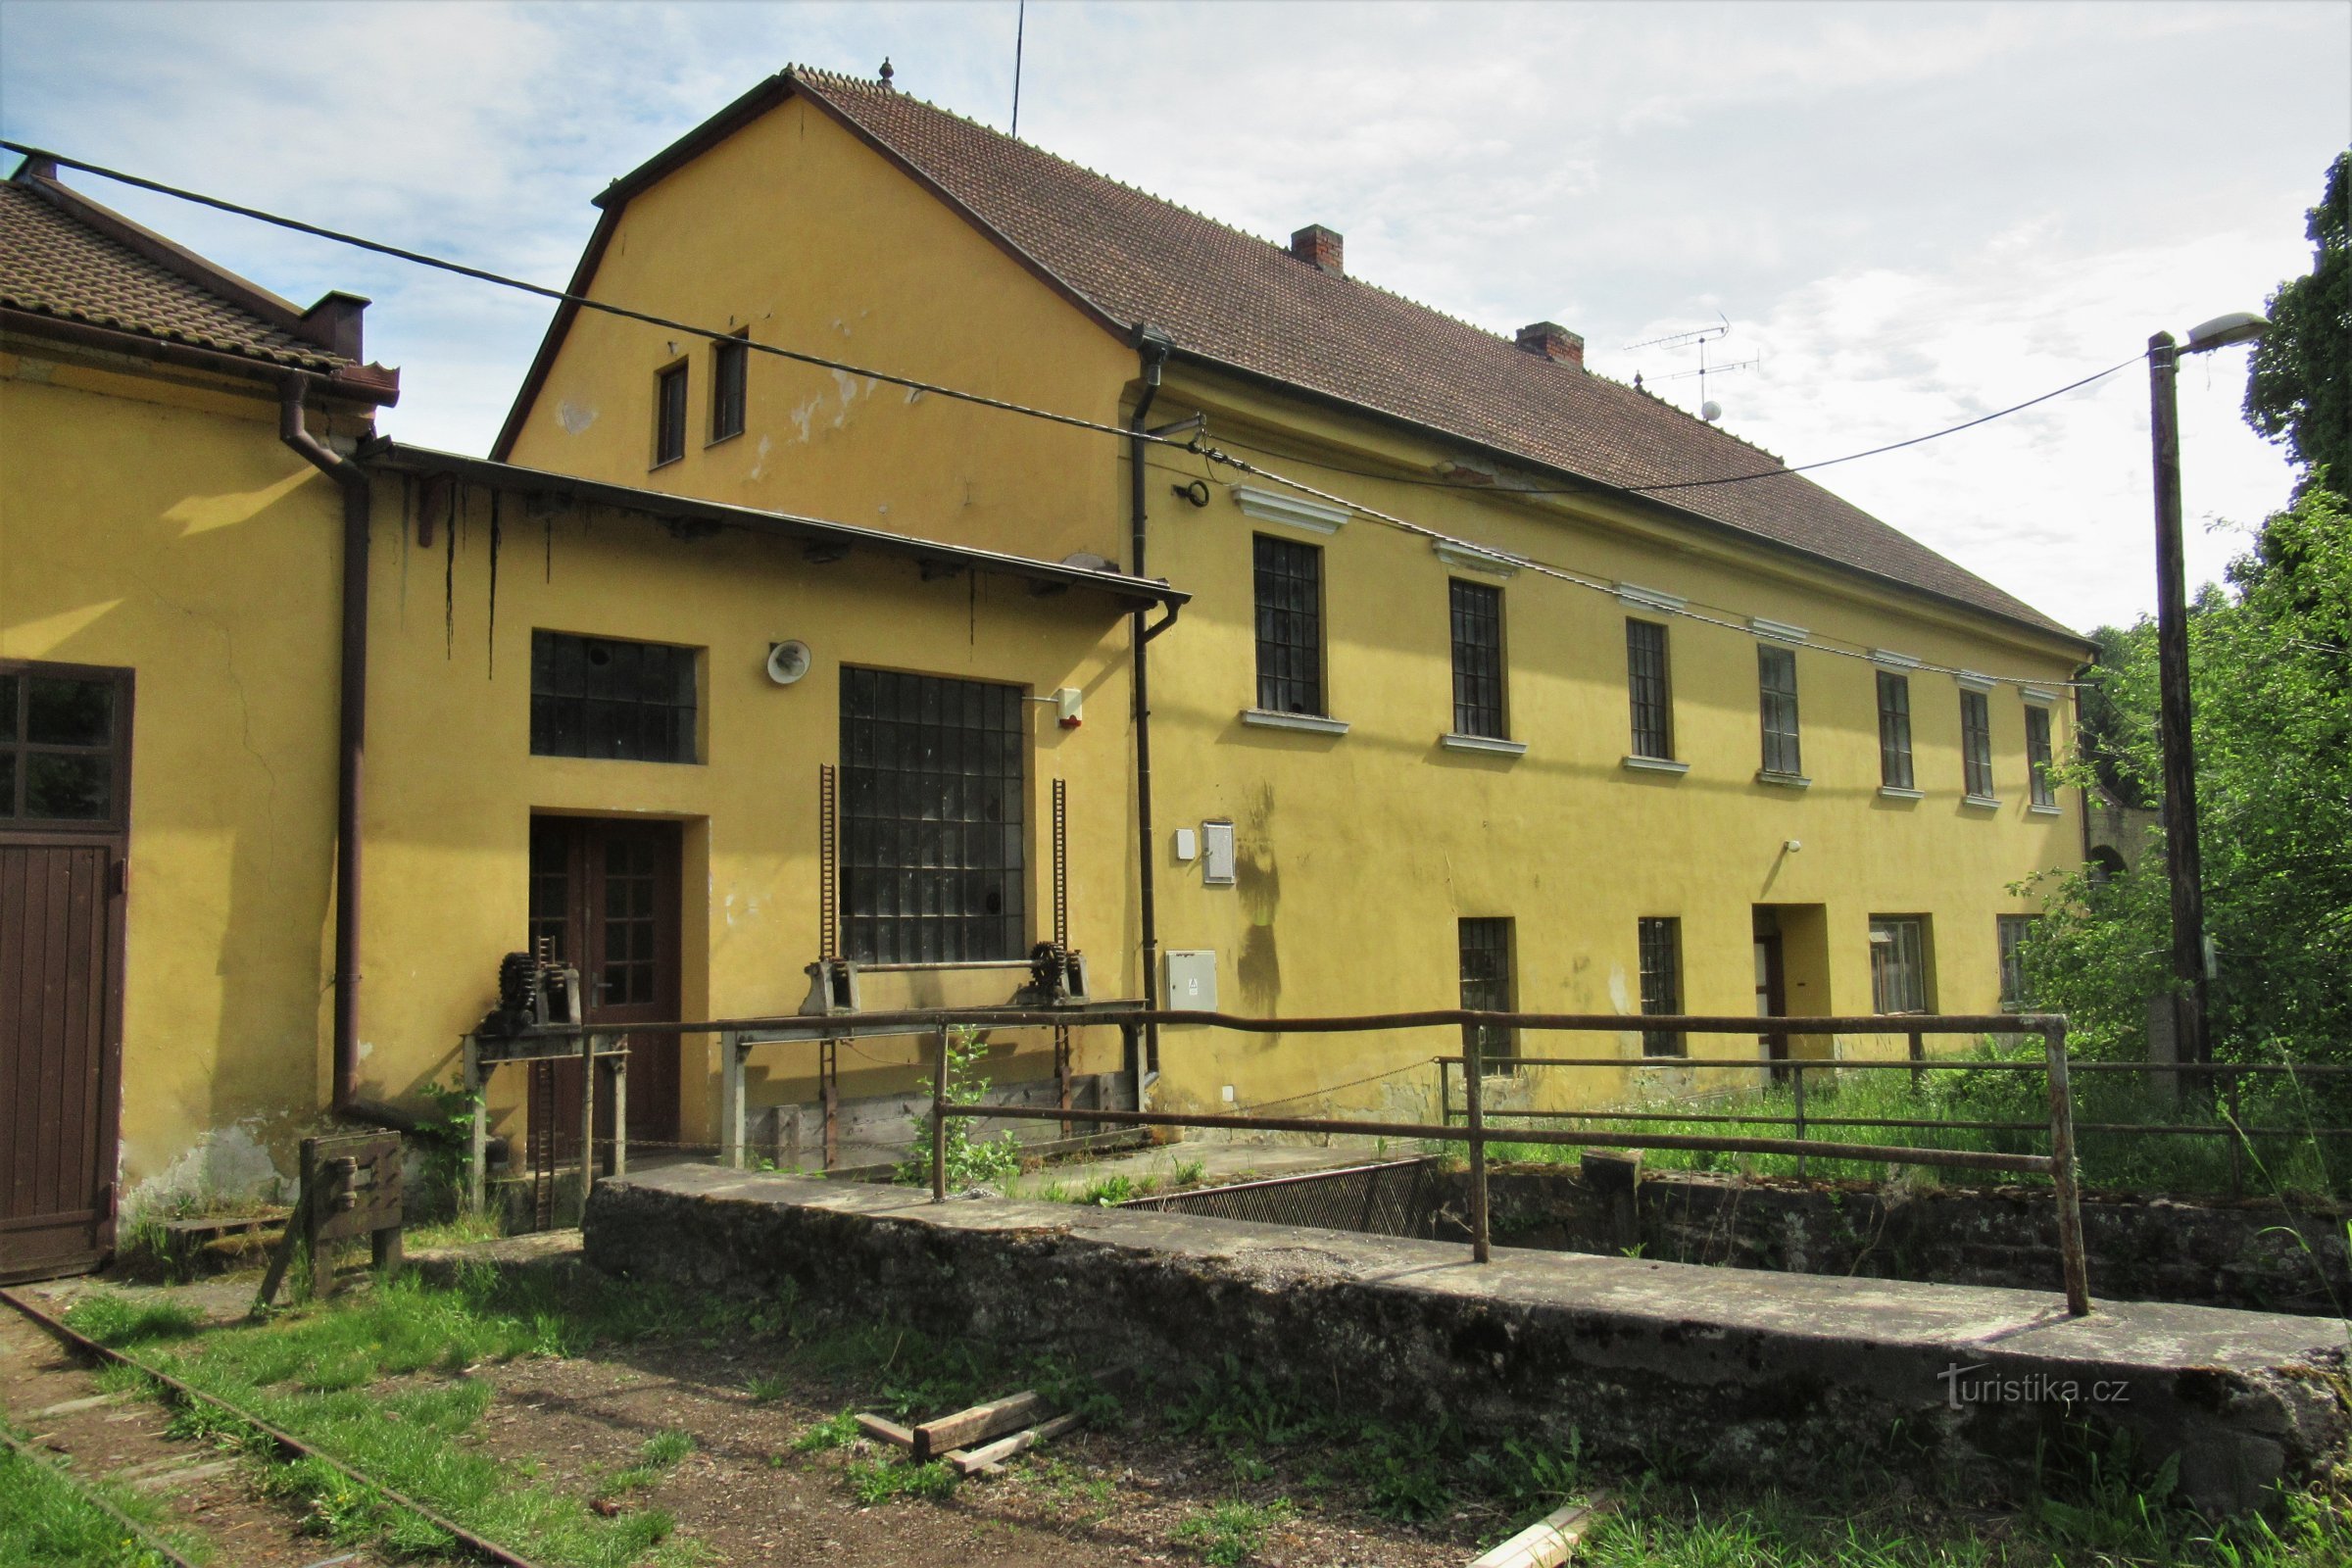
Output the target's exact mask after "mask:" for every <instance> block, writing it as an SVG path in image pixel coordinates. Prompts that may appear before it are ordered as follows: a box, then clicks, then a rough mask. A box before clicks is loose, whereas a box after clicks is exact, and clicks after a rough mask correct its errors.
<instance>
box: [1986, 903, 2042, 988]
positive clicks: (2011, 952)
mask: <svg viewBox="0 0 2352 1568" xmlns="http://www.w3.org/2000/svg"><path fill="white" fill-rule="evenodd" d="M1994 918H1995V923H1996V927H1997V934H1998V936H1999V939H2000V949H2001V1010H2002V1011H2003V1012H2016V1011H2018V1010H2020V1009H2021V1008H2025V1007H2029V1006H2032V1005H2033V1003H2034V999H2033V998H2032V997H2031V996H2029V995H2027V993H2026V963H2025V955H2024V954H2023V953H2022V952H2021V951H2020V950H2021V949H2023V948H2024V947H2025V945H2026V938H2028V937H2030V936H2032V935H2033V934H2034V918H2035V917H2034V916H2033V915H2031V914H2003V915H1997V916H1995V917H1994Z"/></svg>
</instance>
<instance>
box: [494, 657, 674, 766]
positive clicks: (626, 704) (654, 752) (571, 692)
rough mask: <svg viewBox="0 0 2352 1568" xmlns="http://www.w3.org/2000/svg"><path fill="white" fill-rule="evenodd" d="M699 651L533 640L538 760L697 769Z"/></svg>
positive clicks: (534, 737)
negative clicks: (694, 765)
mask: <svg viewBox="0 0 2352 1568" xmlns="http://www.w3.org/2000/svg"><path fill="white" fill-rule="evenodd" d="M694 656H695V651H694V650H693V649H691V648H675V647H672V646H670V645H669V644H667V643H631V642H622V641H620V640H618V639H617V638H612V637H574V636H572V635H570V634H569V633H567V632H560V631H534V632H532V633H531V755H532V756H534V757H603V758H611V759H615V760H621V761H632V762H691V761H693V760H694V757H695V734H694V730H695V718H694V711H695V671H694V662H695V660H694Z"/></svg>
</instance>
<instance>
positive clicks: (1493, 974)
mask: <svg viewBox="0 0 2352 1568" xmlns="http://www.w3.org/2000/svg"><path fill="white" fill-rule="evenodd" d="M1458 942H1459V951H1460V954H1461V965H1462V1006H1463V1007H1464V1008H1465V1009H1467V1010H1469V1011H1472V1012H1511V1011H1514V1010H1516V1007H1517V1004H1516V1002H1515V1001H1514V995H1513V992H1512V989H1511V921H1510V919H1509V917H1508V916H1504V917H1501V918H1494V917H1482V918H1478V919H1471V920H1463V921H1461V922H1460V931H1459V933H1458ZM1476 1033H1477V1036H1478V1054H1479V1056H1480V1057H1481V1059H1482V1063H1483V1064H1486V1065H1489V1066H1490V1067H1491V1065H1492V1064H1493V1063H1495V1062H1500V1061H1504V1060H1506V1059H1508V1058H1509V1057H1511V1056H1515V1055H1517V1054H1519V1035H1518V1031H1516V1030H1513V1029H1507V1028H1502V1027H1499V1026H1495V1025H1489V1024H1480V1025H1478V1026H1477V1029H1476Z"/></svg>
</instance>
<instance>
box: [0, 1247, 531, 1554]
mask: <svg viewBox="0 0 2352 1568" xmlns="http://www.w3.org/2000/svg"><path fill="white" fill-rule="evenodd" d="M0 1301H5V1302H7V1303H8V1304H9V1305H10V1306H13V1307H15V1308H16V1309H17V1310H18V1311H19V1312H22V1313H23V1314H25V1317H27V1318H29V1319H31V1320H32V1322H33V1323H34V1324H35V1325H37V1326H38V1327H39V1328H41V1329H42V1330H44V1331H45V1332H47V1333H48V1334H49V1335H50V1336H52V1337H53V1338H55V1339H56V1340H57V1341H58V1342H59V1343H60V1344H62V1345H64V1346H65V1347H66V1348H68V1349H71V1350H73V1351H75V1352H77V1353H79V1354H82V1355H86V1356H91V1357H94V1358H96V1359H98V1360H101V1361H108V1362H111V1363H113V1364H114V1365H116V1366H126V1367H129V1368H130V1369H131V1370H132V1371H134V1372H136V1373H138V1374H139V1375H140V1376H142V1377H144V1378H147V1379H149V1380H150V1381H152V1382H153V1383H154V1384H155V1385H156V1386H157V1387H159V1388H162V1389H163V1390H165V1391H166V1392H167V1393H168V1394H170V1395H171V1397H172V1400H173V1401H174V1402H176V1403H181V1404H209V1405H211V1406H212V1407H213V1408H214V1409H216V1410H219V1411H221V1412H222V1413H223V1414H225V1415H227V1416H229V1417H231V1418H232V1419H234V1420H237V1421H240V1422H242V1423H244V1424H245V1425H246V1426H248V1427H251V1428H252V1429H253V1430H254V1431H256V1432H259V1433H260V1434H261V1435H262V1436H264V1437H266V1438H268V1439H269V1440H270V1442H271V1443H273V1444H275V1445H276V1446H278V1447H279V1448H280V1449H282V1450H283V1451H285V1452H287V1453H290V1454H293V1455H295V1456H296V1457H297V1458H303V1459H316V1460H318V1461H319V1463H320V1464H323V1465H325V1466H326V1467H327V1468H328V1469H330V1470H333V1471H334V1472H335V1473H336V1474H338V1475H340V1476H342V1477H343V1478H344V1479H346V1480H348V1481H351V1482H354V1483H356V1484H357V1485H359V1486H362V1487H365V1488H367V1489H368V1491H370V1492H372V1493H374V1494H376V1495H378V1496H380V1497H382V1498H384V1500H385V1501H387V1502H389V1503H391V1504H392V1505H393V1506H395V1507H397V1508H401V1509H404V1510H406V1511H407V1512H409V1513H413V1514H415V1515H416V1516H417V1518H419V1519H422V1520H423V1521H424V1522H425V1523H427V1524H429V1525H431V1526H433V1527H434V1528H435V1529H437V1530H441V1531H444V1532H446V1533H447V1534H448V1535H449V1536H450V1538H451V1539H452V1540H454V1541H455V1542H456V1543H457V1544H458V1545H459V1546H460V1547H461V1548H463V1549H464V1550H466V1551H467V1552H470V1553H471V1554H472V1555H474V1556H476V1557H479V1558H480V1559H481V1560H483V1561H484V1562H494V1563H500V1564H503V1565H504V1568H539V1564H537V1563H535V1562H533V1561H532V1560H531V1559H530V1558H528V1557H525V1556H522V1555H520V1554H519V1553H517V1552H513V1551H509V1550H508V1549H507V1548H506V1547H504V1546H502V1545H500V1544H498V1543H497V1542H495V1541H490V1540H486V1539H485V1538H483V1537H481V1536H477V1535H475V1534H474V1533H473V1532H472V1531H470V1530H468V1529H466V1527H465V1526H464V1525H462V1524H459V1523H458V1522H457V1521H456V1520H454V1519H450V1518H448V1517H446V1516H444V1515H442V1514H439V1513H436V1512H434V1511H433V1510H432V1509H431V1508H428V1507H426V1506H425V1505H424V1504H423V1503H421V1502H418V1501H417V1499H416V1498H414V1497H412V1496H410V1495H407V1494H406V1493H403V1492H396V1491H394V1490H393V1489H392V1488H390V1487H388V1486H385V1485H384V1484H383V1483H382V1482H381V1481H377V1480H373V1479H372V1478H370V1477H368V1476H365V1475H362V1474H361V1473H360V1472H359V1471H357V1470H354V1469H353V1468H352V1467H351V1466H350V1465H347V1464H345V1463H344V1462H343V1461H342V1460H340V1459H338V1458H336V1457H335V1456H334V1455H333V1454H331V1453H326V1452H322V1451H321V1450H319V1449H318V1448H316V1447H313V1446H311V1445H310V1444H308V1443H305V1442H304V1441H303V1440H302V1439H300V1438H298V1437H296V1436H294V1434H293V1433H291V1432H288V1431H286V1430H285V1429H284V1428H282V1427H277V1426H272V1425H271V1424H270V1423H269V1422H267V1421H265V1420H263V1419H262V1418H261V1417H260V1416H258V1415H255V1414H253V1413H252V1412H250V1411H248V1410H244V1409H241V1408H239V1407H238V1406H236V1405H234V1404H231V1403H229V1402H228V1401H227V1400H226V1399H223V1398H221V1397H220V1396H219V1395H216V1394H207V1393H205V1392H204V1391H203V1390H202V1389H199V1388H196V1387H195V1386H193V1385H191V1384H187V1383H183V1382H181V1381H180V1380H179V1379H177V1378H175V1377H173V1376H172V1374H171V1373H169V1372H165V1371H161V1370H159V1369H157V1368H155V1367H152V1366H149V1365H148V1364H147V1363H146V1362H144V1361H141V1360H139V1359H137V1358H136V1357H134V1356H129V1355H125V1354H123V1352H122V1351H121V1350H118V1349H116V1348H113V1347H112V1346H106V1345H101V1344H99V1343H98V1342H97V1341H96V1340H93V1339H91V1338H90V1337H89V1336H88V1335H86V1334H83V1333H81V1332H80V1331H79V1330H77V1329H75V1328H73V1326H72V1325H70V1324H68V1323H65V1322H63V1321H61V1320H60V1319H58V1318H55V1317H52V1316H50V1315H49V1314H48V1313H46V1312H44V1311H42V1310H41V1309H40V1308H39V1307H37V1306H35V1305H33V1304H32V1303H31V1302H30V1301H28V1300H26V1299H25V1298H23V1297H22V1296H19V1295H18V1294H17V1293H16V1292H14V1291H0ZM173 1560H174V1561H177V1560H179V1559H177V1558H174V1559H173Z"/></svg>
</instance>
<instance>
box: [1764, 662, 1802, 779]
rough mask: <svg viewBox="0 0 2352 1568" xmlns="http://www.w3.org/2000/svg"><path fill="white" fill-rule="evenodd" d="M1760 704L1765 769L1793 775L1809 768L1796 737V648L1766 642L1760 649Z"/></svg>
mask: <svg viewBox="0 0 2352 1568" xmlns="http://www.w3.org/2000/svg"><path fill="white" fill-rule="evenodd" d="M1756 692H1757V699H1756V700H1757V707H1758V710H1759V711H1760V712H1761V714H1762V717H1763V722H1764V771H1765V772H1767V773H1786V774H1789V775H1791V776H1794V775H1796V774H1801V773H1802V772H1804V770H1805V760H1804V752H1803V749H1802V748H1801V747H1799V746H1798V744H1797V738H1796V651H1795V650H1794V649H1790V648H1775V647H1773V646H1772V645H1771V644H1769V643H1766V644H1762V645H1759V646H1758V647H1757V649H1756Z"/></svg>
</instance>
